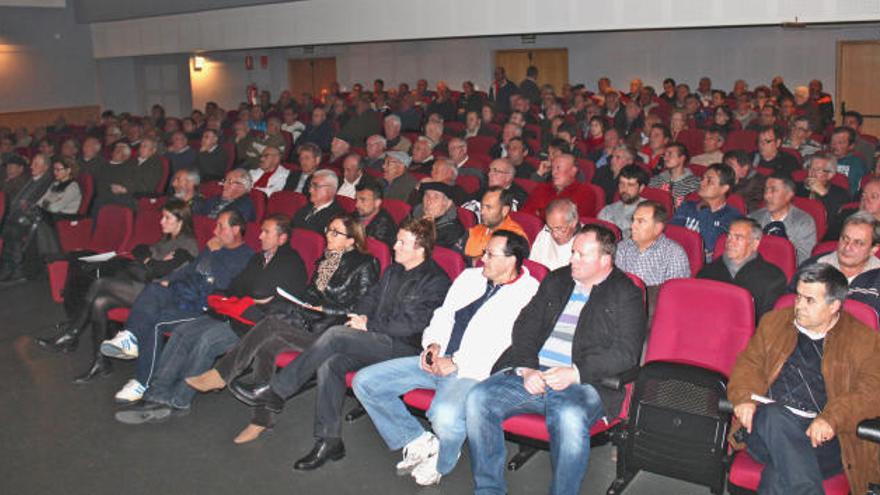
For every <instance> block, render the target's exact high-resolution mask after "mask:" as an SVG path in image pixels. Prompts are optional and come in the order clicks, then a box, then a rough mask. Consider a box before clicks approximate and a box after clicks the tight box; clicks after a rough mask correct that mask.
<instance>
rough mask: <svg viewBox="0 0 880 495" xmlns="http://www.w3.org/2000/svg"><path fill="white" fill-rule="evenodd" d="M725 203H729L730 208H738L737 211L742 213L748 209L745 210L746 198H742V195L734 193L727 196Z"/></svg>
mask: <svg viewBox="0 0 880 495" xmlns="http://www.w3.org/2000/svg"><path fill="white" fill-rule="evenodd" d="M727 204H729V205H730V207H731V208H736V209H737V210H739V212H740V213H742V214H743V215H745V214H746V213H748V211H746V200H744V199H743V197H742V196H740V195H739V194H736V193H734V194H731V195H730V196H728V197H727Z"/></svg>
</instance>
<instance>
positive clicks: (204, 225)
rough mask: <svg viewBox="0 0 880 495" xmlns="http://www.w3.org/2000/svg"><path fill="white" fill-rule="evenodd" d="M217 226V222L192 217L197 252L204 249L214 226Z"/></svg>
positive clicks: (202, 216) (200, 216)
mask: <svg viewBox="0 0 880 495" xmlns="http://www.w3.org/2000/svg"><path fill="white" fill-rule="evenodd" d="M215 225H217V220H215V219H213V218H211V217H208V216H204V215H193V230H195V235H196V242H198V244H199V250H202V249H204V248H205V244H207V243H208V241H209V240H211V237H212V236H213V235H214V226H215Z"/></svg>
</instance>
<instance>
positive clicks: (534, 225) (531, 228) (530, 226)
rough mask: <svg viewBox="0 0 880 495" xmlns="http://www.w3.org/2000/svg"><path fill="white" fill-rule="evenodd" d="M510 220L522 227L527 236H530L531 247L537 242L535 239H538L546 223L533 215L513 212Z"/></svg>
mask: <svg viewBox="0 0 880 495" xmlns="http://www.w3.org/2000/svg"><path fill="white" fill-rule="evenodd" d="M510 219H511V220H513V221H514V222H516V223H518V224H519V226H520V227H522V229H523V231H524V232H525V233H526V236H528V238H529V244H530V245H531V244H533V243H534V242H535V238H536V237H538V234H539V233H540V232H541V229H543V228H544V221H543V220H541V219H540V218H538V217H536V216H535V215H532V214H531V213H525V212H522V211H512V212H510Z"/></svg>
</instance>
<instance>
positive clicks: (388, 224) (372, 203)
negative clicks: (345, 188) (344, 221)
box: [355, 182, 397, 251]
mask: <svg viewBox="0 0 880 495" xmlns="http://www.w3.org/2000/svg"><path fill="white" fill-rule="evenodd" d="M355 213H357V218H358V221H359V222H360V223H361V225H363V226H364V228H365V229H366V235H367V236H368V237H372V238H374V239H376V240H379V241H382V242H384V243H385V245H387V246H388V249H391V250H392V251H393V250H394V243H395V242H397V224H396V223H395V222H394V218H392V217H391V214H390V213H388V212H387V211H386V210H385V209H384V208H382V186H380V185H379V184H377V183H375V182H369V183H365V184H360V185H358V188H357V193H356V195H355Z"/></svg>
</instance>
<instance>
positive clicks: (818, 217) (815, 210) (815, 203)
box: [791, 196, 828, 241]
mask: <svg viewBox="0 0 880 495" xmlns="http://www.w3.org/2000/svg"><path fill="white" fill-rule="evenodd" d="M791 202H792V204H794V205H795V206H797V207H798V208H800V209H802V210H804V211H805V212H807V213H808V214H809V215H810V216H811V217H813V221H814V222H816V241H821V240H822V238H823V237H825V232H826V231H827V230H828V214H827V213H826V212H825V205H823V204H822V202H821V201H819V200H818V199H809V198H801V197H799V196H795V197H794V198H792V200H791Z"/></svg>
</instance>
